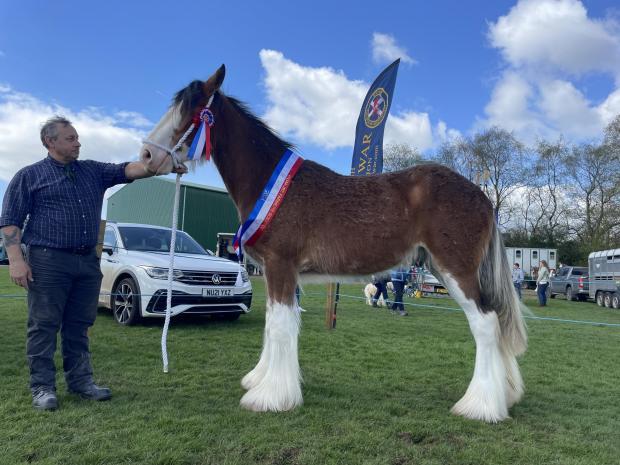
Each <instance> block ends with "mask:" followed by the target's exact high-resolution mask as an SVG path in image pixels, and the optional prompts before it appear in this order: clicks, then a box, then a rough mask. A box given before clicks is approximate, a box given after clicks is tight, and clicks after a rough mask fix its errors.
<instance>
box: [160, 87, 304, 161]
mask: <svg viewBox="0 0 620 465" xmlns="http://www.w3.org/2000/svg"><path fill="white" fill-rule="evenodd" d="M218 97H220V98H222V97H223V98H225V99H226V100H227V101H228V102H229V103H230V105H231V106H232V107H233V108H234V109H235V110H236V111H237V112H238V113H239V114H240V115H241V116H242V117H243V118H244V119H245V120H246V121H247V122H248V123H249V124H250V126H252V127H253V128H254V129H255V130H256V136H255V137H254V139H257V140H260V141H262V142H263V144H264V145H266V146H271V145H279V146H281V148H282V150H285V149H291V150H293V149H294V148H295V146H294V145H293V144H291V143H290V142H287V141H285V140H284V139H282V138H281V137H280V136H279V135H278V133H277V132H276V131H275V130H273V129H272V128H270V127H269V126H268V125H267V124H266V123H265V122H264V121H262V120H261V119H260V118H259V117H258V116H256V115H254V114H253V113H252V112H251V111H250V109H249V108H248V105H247V104H245V103H244V102H242V101H240V100H238V99H236V98H234V97H230V96H228V95H225V94H224V93H223V92H221V91H219V90H218V91H217V92H216V99H217V98H218ZM172 103H173V105H179V111H180V113H181V118H182V120H186V119H189V118H190V117H191V116H192V115H191V114H190V112H192V111H193V110H194V109H195V108H197V107H199V106H203V105H205V104H206V103H207V102H206V99H205V96H204V83H203V82H202V81H198V80H196V81H192V82H191V83H190V84H189V85H188V86H187V87H185V88H184V89H181V90H180V91H178V92H177V93H176V94H175V95H174V98H173V101H172Z"/></svg>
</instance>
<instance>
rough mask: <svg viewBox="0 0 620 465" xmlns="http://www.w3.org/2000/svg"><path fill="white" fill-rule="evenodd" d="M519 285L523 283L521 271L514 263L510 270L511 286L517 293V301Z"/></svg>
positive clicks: (519, 291)
mask: <svg viewBox="0 0 620 465" xmlns="http://www.w3.org/2000/svg"><path fill="white" fill-rule="evenodd" d="M521 283H523V270H522V269H521V267H520V266H519V264H518V263H515V264H514V266H513V268H512V284H513V285H514V287H515V290H516V291H517V295H518V296H519V300H521Z"/></svg>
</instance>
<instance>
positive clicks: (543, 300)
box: [536, 283, 549, 305]
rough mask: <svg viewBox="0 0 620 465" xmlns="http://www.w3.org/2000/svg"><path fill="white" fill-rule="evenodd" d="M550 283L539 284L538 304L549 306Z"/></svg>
mask: <svg viewBox="0 0 620 465" xmlns="http://www.w3.org/2000/svg"><path fill="white" fill-rule="evenodd" d="M548 286H549V283H546V284H538V290H537V291H536V292H537V294H538V303H539V304H540V305H547V287H548Z"/></svg>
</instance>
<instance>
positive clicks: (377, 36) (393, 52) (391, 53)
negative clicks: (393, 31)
mask: <svg viewBox="0 0 620 465" xmlns="http://www.w3.org/2000/svg"><path fill="white" fill-rule="evenodd" d="M371 44H372V59H373V60H374V62H375V63H380V64H382V63H391V62H393V61H394V60H396V59H397V58H400V61H401V62H403V63H408V64H410V65H415V64H416V63H417V61H416V60H414V59H413V58H411V57H410V56H409V54H408V53H407V50H406V49H404V48H403V47H400V46H399V45H397V44H396V39H395V38H394V37H393V36H391V35H389V34H382V33H380V32H375V33H374V34H373V35H372V43H371Z"/></svg>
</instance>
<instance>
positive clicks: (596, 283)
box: [588, 249, 620, 309]
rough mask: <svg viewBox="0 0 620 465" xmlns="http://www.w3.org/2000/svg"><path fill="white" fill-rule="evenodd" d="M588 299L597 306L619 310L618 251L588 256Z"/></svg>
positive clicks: (619, 269) (601, 252)
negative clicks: (593, 301) (592, 300)
mask: <svg viewBox="0 0 620 465" xmlns="http://www.w3.org/2000/svg"><path fill="white" fill-rule="evenodd" d="M588 270H589V273H590V298H591V299H594V300H595V301H596V303H597V304H598V305H599V306H601V307H602V306H605V307H608V308H616V309H617V308H620V249H611V250H601V251H599V252H592V253H591V254H590V255H588Z"/></svg>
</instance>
